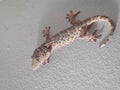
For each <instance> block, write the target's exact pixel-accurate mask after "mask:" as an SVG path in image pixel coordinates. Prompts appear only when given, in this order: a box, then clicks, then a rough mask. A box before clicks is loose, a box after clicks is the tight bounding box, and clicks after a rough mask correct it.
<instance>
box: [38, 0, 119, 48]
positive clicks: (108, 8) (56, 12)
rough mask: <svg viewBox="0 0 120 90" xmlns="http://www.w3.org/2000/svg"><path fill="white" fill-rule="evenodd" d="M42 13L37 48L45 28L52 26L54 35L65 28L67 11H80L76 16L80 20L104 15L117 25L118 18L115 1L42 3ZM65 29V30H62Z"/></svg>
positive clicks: (85, 0) (57, 0)
mask: <svg viewBox="0 0 120 90" xmlns="http://www.w3.org/2000/svg"><path fill="white" fill-rule="evenodd" d="M43 9H44V13H42V14H43V15H41V17H40V25H41V26H40V32H38V33H40V34H39V36H38V44H37V45H38V46H39V45H40V44H42V43H41V42H40V38H43V37H42V30H43V29H44V27H45V26H47V25H51V26H54V30H53V29H52V30H51V33H53V34H55V33H57V32H59V30H61V29H65V28H67V27H66V26H68V25H67V20H65V14H66V13H67V12H69V10H73V11H75V12H76V11H78V10H80V11H81V14H80V15H79V16H78V18H79V19H80V20H84V19H86V18H88V17H92V16H95V15H105V16H108V17H110V18H112V20H113V21H114V23H115V24H116V23H117V18H118V11H119V10H118V9H119V8H118V3H117V1H116V0H74V1H73V0H52V1H46V2H44V3H43ZM64 27H65V28H64ZM68 27H69V26H68Z"/></svg>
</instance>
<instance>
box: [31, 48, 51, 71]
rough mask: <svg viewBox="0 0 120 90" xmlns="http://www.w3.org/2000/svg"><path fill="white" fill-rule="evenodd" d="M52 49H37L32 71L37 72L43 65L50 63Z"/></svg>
mask: <svg viewBox="0 0 120 90" xmlns="http://www.w3.org/2000/svg"><path fill="white" fill-rule="evenodd" d="M50 53H51V47H46V46H41V47H38V48H37V49H35V51H34V53H33V55H32V69H33V70H37V69H38V68H39V67H40V66H41V65H44V64H46V63H48V61H49V60H48V59H49V57H50Z"/></svg>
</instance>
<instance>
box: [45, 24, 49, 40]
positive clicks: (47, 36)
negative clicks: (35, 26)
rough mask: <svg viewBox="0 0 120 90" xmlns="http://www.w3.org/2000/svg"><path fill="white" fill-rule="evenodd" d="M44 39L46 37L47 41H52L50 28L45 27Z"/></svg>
mask: <svg viewBox="0 0 120 90" xmlns="http://www.w3.org/2000/svg"><path fill="white" fill-rule="evenodd" d="M43 37H46V40H48V39H50V26H48V27H45V29H44V30H43Z"/></svg>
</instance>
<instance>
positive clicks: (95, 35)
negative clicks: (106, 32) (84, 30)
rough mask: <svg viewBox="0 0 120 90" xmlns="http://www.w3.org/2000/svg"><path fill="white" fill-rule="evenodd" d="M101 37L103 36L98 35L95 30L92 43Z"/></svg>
mask: <svg viewBox="0 0 120 90" xmlns="http://www.w3.org/2000/svg"><path fill="white" fill-rule="evenodd" d="M101 36H102V34H101V33H100V34H97V30H95V31H94V32H93V34H92V41H94V42H96V41H97V40H98V39H100V37H101Z"/></svg>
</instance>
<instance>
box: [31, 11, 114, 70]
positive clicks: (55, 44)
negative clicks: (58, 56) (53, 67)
mask: <svg viewBox="0 0 120 90" xmlns="http://www.w3.org/2000/svg"><path fill="white" fill-rule="evenodd" d="M79 13H80V11H78V12H76V13H73V11H72V10H71V11H70V12H69V13H67V14H66V19H67V20H68V22H69V23H70V24H71V26H70V27H68V28H66V29H65V30H63V31H60V32H59V33H57V34H55V35H54V36H52V37H51V36H50V26H48V27H45V29H44V30H43V36H44V37H45V38H46V41H45V42H44V43H43V44H42V45H40V46H39V47H38V48H36V49H35V50H34V52H33V55H32V69H33V70H37V69H38V68H39V67H40V66H41V65H45V64H46V63H49V60H50V56H51V53H52V51H54V50H55V49H57V48H60V47H63V46H66V45H68V44H70V43H71V42H73V41H74V40H75V39H77V38H78V39H81V40H89V41H92V42H96V41H97V40H98V39H100V37H101V36H102V33H97V29H95V30H94V31H93V32H92V33H90V32H89V28H90V27H91V26H93V25H94V24H95V23H99V22H106V23H108V25H109V26H110V32H109V36H108V38H107V39H105V41H104V42H102V43H101V44H100V45H99V47H100V48H102V47H104V46H105V45H106V43H107V42H108V41H109V39H110V37H111V36H112V34H113V32H114V30H115V25H114V23H113V21H112V19H110V18H109V17H107V16H103V15H96V16H93V17H91V18H87V19H85V20H83V21H80V20H76V16H77V15H78V14H79Z"/></svg>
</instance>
